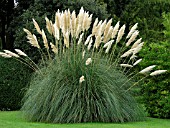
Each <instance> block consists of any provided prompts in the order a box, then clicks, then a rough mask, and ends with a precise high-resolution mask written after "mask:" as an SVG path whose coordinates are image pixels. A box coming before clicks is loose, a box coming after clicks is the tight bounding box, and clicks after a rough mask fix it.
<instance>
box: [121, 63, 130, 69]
mask: <svg viewBox="0 0 170 128" xmlns="http://www.w3.org/2000/svg"><path fill="white" fill-rule="evenodd" d="M120 66H121V67H127V68H132V67H133V66H132V65H130V64H120Z"/></svg>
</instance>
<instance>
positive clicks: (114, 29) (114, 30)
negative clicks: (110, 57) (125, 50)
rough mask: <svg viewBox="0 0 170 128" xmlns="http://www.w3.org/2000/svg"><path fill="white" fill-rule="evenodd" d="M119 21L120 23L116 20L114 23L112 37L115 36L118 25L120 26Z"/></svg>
mask: <svg viewBox="0 0 170 128" xmlns="http://www.w3.org/2000/svg"><path fill="white" fill-rule="evenodd" d="M119 23H120V21H118V22H117V23H116V25H115V27H114V28H113V32H112V38H115V36H116V35H117V32H118V30H119V26H120V25H119Z"/></svg>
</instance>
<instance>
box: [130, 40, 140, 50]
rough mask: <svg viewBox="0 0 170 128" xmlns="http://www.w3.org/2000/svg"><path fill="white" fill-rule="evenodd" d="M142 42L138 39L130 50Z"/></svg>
mask: <svg viewBox="0 0 170 128" xmlns="http://www.w3.org/2000/svg"><path fill="white" fill-rule="evenodd" d="M141 41H142V38H140V39H138V40H137V41H136V42H135V43H134V44H133V45H132V49H133V48H136V47H137V46H138V45H139V44H140V43H141Z"/></svg>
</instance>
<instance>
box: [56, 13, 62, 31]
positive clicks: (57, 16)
mask: <svg viewBox="0 0 170 128" xmlns="http://www.w3.org/2000/svg"><path fill="white" fill-rule="evenodd" d="M60 21H61V16H60V11H59V10H58V11H57V12H56V14H55V24H56V26H57V28H58V29H60Z"/></svg>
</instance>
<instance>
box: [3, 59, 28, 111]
mask: <svg viewBox="0 0 170 128" xmlns="http://www.w3.org/2000/svg"><path fill="white" fill-rule="evenodd" d="M30 75H31V70H30V69H28V67H27V66H25V65H23V64H22V63H20V62H18V61H16V60H15V59H5V58H2V57H0V110H17V109H19V108H20V107H21V99H22V98H23V95H24V93H25V91H26V88H27V86H28V82H29V79H30Z"/></svg>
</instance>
